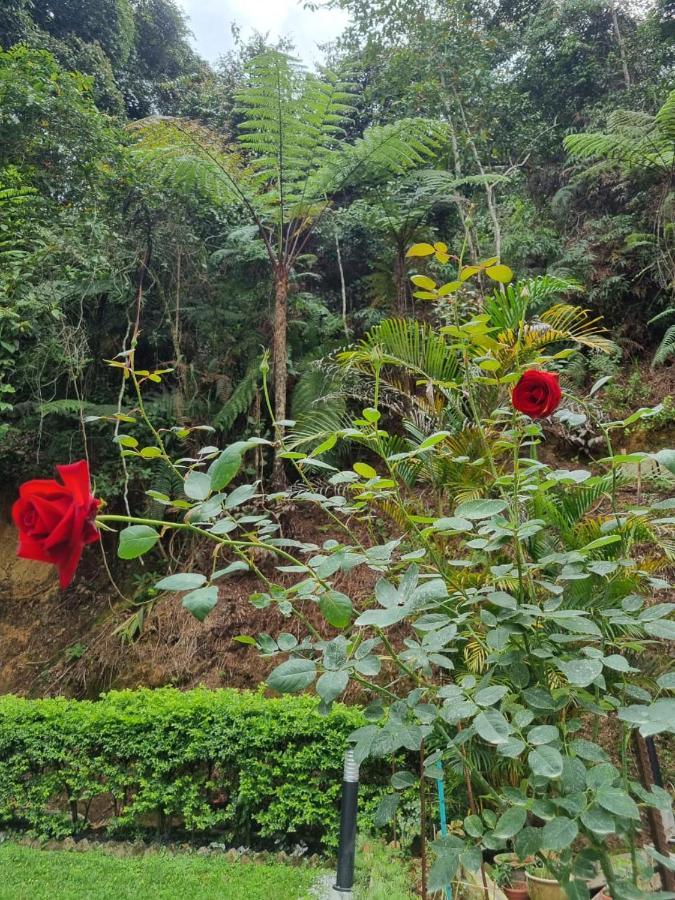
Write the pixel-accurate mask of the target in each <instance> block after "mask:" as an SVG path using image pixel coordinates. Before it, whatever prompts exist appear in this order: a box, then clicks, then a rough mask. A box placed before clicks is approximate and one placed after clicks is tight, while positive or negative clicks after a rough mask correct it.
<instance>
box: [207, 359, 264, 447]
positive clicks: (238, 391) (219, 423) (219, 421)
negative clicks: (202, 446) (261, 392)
mask: <svg viewBox="0 0 675 900" xmlns="http://www.w3.org/2000/svg"><path fill="white" fill-rule="evenodd" d="M259 383H260V358H258V359H254V360H253V361H252V362H251V364H250V365H249V367H248V369H247V371H246V374H245V375H244V377H243V378H242V379H240V381H239V383H238V384H237V386H236V388H235V389H234V390H233V391H232V394H231V396H230V397H228V399H227V400H226V402H225V403H224V404H223V406H221V408H220V409H219V410H218V412H217V413H216V414H215V415H214V416H213V417H212V418H211V424H212V425H213V426H214V427H215V428H220V429H221V430H222V431H225V432H227V431H229V430H230V428H231V427H232V426H233V425H234V423H235V421H236V420H237V419H238V418H239V416H241V415H243V414H244V413H246V412H248V410H249V409H250V408H251V404H252V403H253V400H254V398H255V394H256V391H257V389H258V385H259Z"/></svg>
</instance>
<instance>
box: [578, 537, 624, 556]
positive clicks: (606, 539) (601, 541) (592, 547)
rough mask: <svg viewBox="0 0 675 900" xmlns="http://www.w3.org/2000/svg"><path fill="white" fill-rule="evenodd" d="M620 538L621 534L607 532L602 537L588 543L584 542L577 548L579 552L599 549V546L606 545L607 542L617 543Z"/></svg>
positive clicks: (607, 544)
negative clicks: (584, 544) (584, 543)
mask: <svg viewBox="0 0 675 900" xmlns="http://www.w3.org/2000/svg"><path fill="white" fill-rule="evenodd" d="M620 540H621V535H618V534H607V535H605V536H604V537H599V538H597V539H596V540H594V541H591V542H590V544H586V546H585V547H582V548H581V549H580V550H579V553H587V552H588V551H589V550H599V549H600V547H607V546H609V544H618V543H619V541H620Z"/></svg>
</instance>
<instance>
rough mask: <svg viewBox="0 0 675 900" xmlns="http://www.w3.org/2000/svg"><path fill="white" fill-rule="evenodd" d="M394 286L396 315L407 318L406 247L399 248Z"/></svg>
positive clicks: (395, 262) (395, 264)
mask: <svg viewBox="0 0 675 900" xmlns="http://www.w3.org/2000/svg"><path fill="white" fill-rule="evenodd" d="M394 285H395V289H396V315H397V316H401V317H403V316H405V314H406V310H407V306H408V278H407V272H406V264H405V247H403V248H401V247H398V248H397V250H396V259H395V261H394Z"/></svg>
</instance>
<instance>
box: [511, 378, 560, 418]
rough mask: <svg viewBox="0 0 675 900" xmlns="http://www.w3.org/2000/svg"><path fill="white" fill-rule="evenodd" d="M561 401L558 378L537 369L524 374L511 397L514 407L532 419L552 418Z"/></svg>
mask: <svg viewBox="0 0 675 900" xmlns="http://www.w3.org/2000/svg"><path fill="white" fill-rule="evenodd" d="M561 399H562V391H561V390H560V384H559V383H558V376H557V375H553V374H551V372H540V371H538V370H537V369H528V370H527V372H523V374H522V376H521V379H520V381H519V382H518V384H517V385H516V386H515V388H514V389H513V394H512V395H511V402H512V403H513V405H514V407H515V408H516V409H517V410H518V411H519V412H522V413H525V415H526V416H530V417H531V418H532V419H544V418H546V416H550V415H551V413H552V412H555V410H556V409H557V408H558V405H559V404H560V400H561Z"/></svg>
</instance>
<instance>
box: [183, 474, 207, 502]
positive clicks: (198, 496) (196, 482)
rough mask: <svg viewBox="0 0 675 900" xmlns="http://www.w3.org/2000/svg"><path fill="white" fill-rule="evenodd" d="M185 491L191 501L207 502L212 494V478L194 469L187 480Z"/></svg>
mask: <svg viewBox="0 0 675 900" xmlns="http://www.w3.org/2000/svg"><path fill="white" fill-rule="evenodd" d="M183 490H184V491H185V496H186V497H189V498H190V500H206V498H207V497H208V496H209V494H210V493H211V478H210V476H209V475H208V474H207V473H206V472H197V471H196V469H193V470H192V471H191V472H189V473H188V476H187V478H186V479H185V485H184V487H183Z"/></svg>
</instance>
